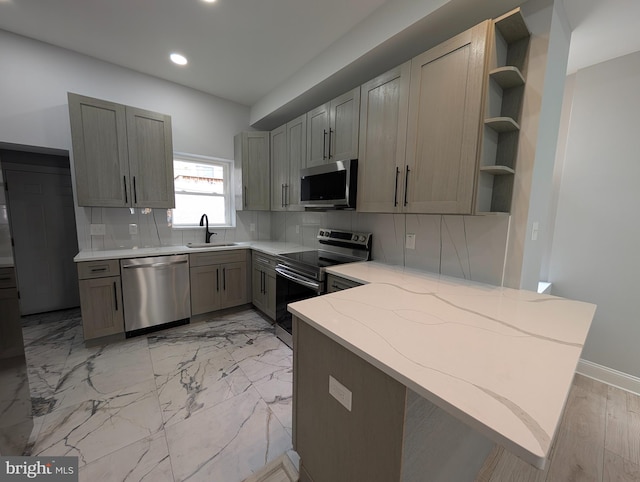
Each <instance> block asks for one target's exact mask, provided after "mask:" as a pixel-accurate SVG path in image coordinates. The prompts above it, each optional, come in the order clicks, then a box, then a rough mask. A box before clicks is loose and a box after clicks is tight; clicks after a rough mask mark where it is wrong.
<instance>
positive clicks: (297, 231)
mask: <svg viewBox="0 0 640 482" xmlns="http://www.w3.org/2000/svg"><path fill="white" fill-rule="evenodd" d="M296 234H300V225H299V224H296Z"/></svg>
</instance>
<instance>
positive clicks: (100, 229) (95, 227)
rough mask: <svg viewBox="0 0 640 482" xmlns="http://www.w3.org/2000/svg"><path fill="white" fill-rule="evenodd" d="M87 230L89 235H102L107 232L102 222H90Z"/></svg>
mask: <svg viewBox="0 0 640 482" xmlns="http://www.w3.org/2000/svg"><path fill="white" fill-rule="evenodd" d="M89 230H90V234H91V236H104V235H105V234H106V233H107V230H106V227H105V225H104V224H91V225H90V227H89Z"/></svg>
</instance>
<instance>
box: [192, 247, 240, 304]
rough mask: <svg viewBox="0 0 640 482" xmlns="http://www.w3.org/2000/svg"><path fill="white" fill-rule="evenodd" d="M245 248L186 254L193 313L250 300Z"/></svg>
mask: <svg viewBox="0 0 640 482" xmlns="http://www.w3.org/2000/svg"><path fill="white" fill-rule="evenodd" d="M247 252H248V251H246V250H231V251H218V252H203V253H195V254H190V255H189V266H190V270H189V271H190V273H189V281H190V284H191V314H192V315H200V314H203V313H209V312H211V311H217V310H221V309H224V308H231V307H233V306H239V305H243V304H245V303H248V302H249V298H248V293H249V291H248V288H247Z"/></svg>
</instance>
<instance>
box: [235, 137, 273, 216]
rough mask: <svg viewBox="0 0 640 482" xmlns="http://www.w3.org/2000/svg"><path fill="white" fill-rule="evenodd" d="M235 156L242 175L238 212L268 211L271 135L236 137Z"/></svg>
mask: <svg viewBox="0 0 640 482" xmlns="http://www.w3.org/2000/svg"><path fill="white" fill-rule="evenodd" d="M233 141H234V142H233V146H234V157H235V163H236V165H237V166H239V167H241V168H242V172H241V173H240V176H239V178H240V180H241V183H242V184H241V185H240V186H238V187H239V190H240V192H241V197H242V199H241V202H240V203H238V204H236V209H237V210H240V211H241V210H243V209H246V210H248V211H269V208H270V207H271V196H270V186H271V177H270V162H269V132H265V131H253V132H241V133H240V134H236V136H235V137H234V139H233Z"/></svg>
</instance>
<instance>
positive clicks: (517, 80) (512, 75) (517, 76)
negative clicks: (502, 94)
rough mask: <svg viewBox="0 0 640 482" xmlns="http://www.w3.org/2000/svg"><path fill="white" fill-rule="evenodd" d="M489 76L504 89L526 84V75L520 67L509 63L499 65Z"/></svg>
mask: <svg viewBox="0 0 640 482" xmlns="http://www.w3.org/2000/svg"><path fill="white" fill-rule="evenodd" d="M489 76H491V78H492V79H493V80H495V81H496V82H497V83H498V85H499V86H500V87H502V88H503V89H511V88H512V87H518V86H520V85H524V76H523V75H522V72H520V69H519V68H518V67H514V66H512V65H507V66H504V67H498V68H496V69H493V70H492V71H491V72H489Z"/></svg>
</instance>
